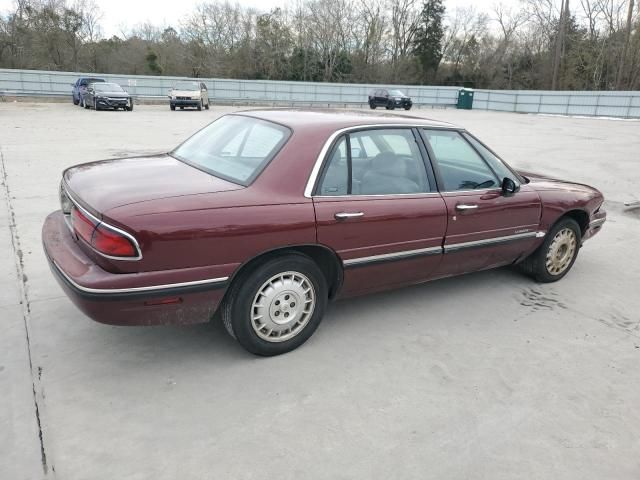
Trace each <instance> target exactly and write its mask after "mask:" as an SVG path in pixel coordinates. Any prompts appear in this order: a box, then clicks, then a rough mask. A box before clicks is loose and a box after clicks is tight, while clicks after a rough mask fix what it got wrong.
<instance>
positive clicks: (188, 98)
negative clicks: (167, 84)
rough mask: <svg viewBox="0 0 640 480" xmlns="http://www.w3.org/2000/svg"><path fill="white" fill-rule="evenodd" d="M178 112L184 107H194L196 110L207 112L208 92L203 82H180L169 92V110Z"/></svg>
mask: <svg viewBox="0 0 640 480" xmlns="http://www.w3.org/2000/svg"><path fill="white" fill-rule="evenodd" d="M176 107H179V108H180V110H182V109H184V107H195V108H197V109H198V110H202V109H203V108H206V109H207V110H209V91H208V90H207V86H206V85H205V84H204V82H200V81H197V80H182V81H180V82H178V83H176V84H175V85H174V86H173V88H172V89H171V90H170V91H169V108H171V110H175V109H176Z"/></svg>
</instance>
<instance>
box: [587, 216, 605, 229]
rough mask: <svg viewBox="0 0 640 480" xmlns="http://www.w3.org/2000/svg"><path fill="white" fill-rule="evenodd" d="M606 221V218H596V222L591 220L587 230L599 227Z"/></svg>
mask: <svg viewBox="0 0 640 480" xmlns="http://www.w3.org/2000/svg"><path fill="white" fill-rule="evenodd" d="M606 221H607V218H606V217H604V218H597V219H596V220H592V221H591V222H589V228H593V227H599V226H600V225H602V224H603V223H604V222H606Z"/></svg>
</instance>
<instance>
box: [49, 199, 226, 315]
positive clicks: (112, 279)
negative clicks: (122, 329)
mask: <svg viewBox="0 0 640 480" xmlns="http://www.w3.org/2000/svg"><path fill="white" fill-rule="evenodd" d="M42 242H43V246H44V251H45V254H46V256H47V259H48V260H49V266H50V268H51V271H52V272H53V274H54V277H55V278H56V280H57V281H58V283H59V284H60V286H61V287H62V289H63V290H64V292H65V293H66V294H67V296H68V297H69V299H70V300H71V301H72V302H73V303H74V304H75V305H76V306H77V307H78V308H79V309H80V310H81V311H82V312H83V313H85V314H86V315H87V316H89V317H90V318H92V319H93V320H95V321H97V322H100V323H106V324H110V325H166V324H191V323H202V322H207V321H208V320H209V319H210V318H211V316H212V315H213V314H214V312H215V310H216V308H217V307H218V305H219V303H220V301H221V300H222V297H223V295H224V291H225V287H226V285H227V278H226V277H225V278H214V279H200V280H190V281H181V282H179V283H158V281H157V279H158V278H161V277H160V276H161V275H162V274H163V273H166V272H141V273H129V274H117V273H110V272H107V271H105V270H103V269H102V268H100V267H99V266H98V265H96V264H95V263H94V262H93V261H92V260H91V259H90V258H89V257H88V256H87V255H86V254H85V253H84V252H83V251H82V249H81V248H80V247H79V246H78V244H77V243H76V241H75V239H74V238H73V237H72V235H71V232H70V231H69V228H68V227H67V224H66V222H65V221H64V215H63V214H62V212H60V211H57V212H54V213H52V214H50V215H49V216H48V217H47V219H46V220H45V223H44V226H43V227H42ZM165 278H166V275H165Z"/></svg>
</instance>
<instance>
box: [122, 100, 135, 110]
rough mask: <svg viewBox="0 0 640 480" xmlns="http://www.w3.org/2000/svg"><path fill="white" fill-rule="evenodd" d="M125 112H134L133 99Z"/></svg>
mask: <svg viewBox="0 0 640 480" xmlns="http://www.w3.org/2000/svg"><path fill="white" fill-rule="evenodd" d="M124 109H125V110H127V111H129V112H133V98H131V99H130V100H129V105H127V106H126V107H124Z"/></svg>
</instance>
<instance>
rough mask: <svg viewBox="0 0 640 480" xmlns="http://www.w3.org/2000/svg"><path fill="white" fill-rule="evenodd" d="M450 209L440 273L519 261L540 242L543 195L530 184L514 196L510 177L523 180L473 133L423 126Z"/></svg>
mask: <svg viewBox="0 0 640 480" xmlns="http://www.w3.org/2000/svg"><path fill="white" fill-rule="evenodd" d="M423 137H424V138H425V140H426V142H427V147H428V148H429V153H430V156H431V157H432V158H433V160H434V162H433V163H434V168H435V171H436V175H437V177H438V182H439V186H440V190H441V191H442V197H443V198H444V201H445V203H446V208H447V218H448V221H447V232H446V236H445V242H444V252H445V254H444V257H443V261H442V263H441V265H440V268H439V269H438V272H437V276H446V275H456V274H459V273H466V272H471V271H475V270H481V269H484V268H490V267H495V266H499V265H504V264H508V263H512V262H514V261H515V260H516V259H518V258H519V257H520V256H522V255H523V254H524V253H526V252H529V251H530V250H531V248H532V246H533V245H535V243H536V241H537V240H536V238H537V235H539V233H538V226H539V223H540V215H541V202H540V198H539V196H538V194H537V193H536V192H535V191H534V190H533V189H531V188H530V187H529V186H527V185H522V186H521V187H520V190H519V191H518V192H516V193H515V194H513V195H510V196H505V195H503V193H502V190H501V184H502V179H503V178H504V177H505V176H508V177H510V178H512V179H513V180H514V181H516V182H517V183H520V179H519V178H518V177H517V176H516V175H515V174H514V173H513V172H512V171H511V170H510V169H509V168H508V167H507V166H506V165H505V164H504V163H502V161H500V159H498V158H497V157H495V156H494V155H493V154H492V153H491V152H490V151H489V150H487V149H486V148H485V147H484V146H483V145H482V144H480V143H479V142H478V141H477V140H475V139H474V138H473V137H470V136H467V135H466V134H463V133H460V132H457V131H453V130H436V129H433V130H429V129H425V130H423Z"/></svg>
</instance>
